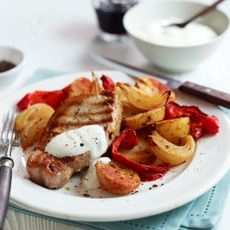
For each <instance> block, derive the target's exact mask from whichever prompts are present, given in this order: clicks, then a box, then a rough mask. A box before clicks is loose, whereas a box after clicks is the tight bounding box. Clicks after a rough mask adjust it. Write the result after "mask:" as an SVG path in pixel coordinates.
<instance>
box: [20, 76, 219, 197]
mask: <svg viewBox="0 0 230 230" xmlns="http://www.w3.org/2000/svg"><path fill="white" fill-rule="evenodd" d="M100 80H101V82H100V81H99V78H98V77H97V76H96V74H95V73H92V80H90V79H88V78H85V77H82V78H78V79H76V80H75V81H74V82H72V83H71V84H69V85H67V86H66V87H64V88H63V89H61V90H55V91H35V92H32V93H28V94H27V95H26V96H24V97H23V98H22V99H21V100H20V101H19V103H18V104H17V107H18V110H19V111H22V112H21V113H19V115H18V117H17V120H16V130H17V132H18V133H19V135H20V142H21V146H22V147H23V149H25V151H29V157H28V160H27V164H26V168H27V171H28V173H29V176H30V179H31V180H33V181H34V182H36V183H38V184H40V185H43V186H45V187H47V188H51V189H57V188H60V187H62V186H63V185H65V184H66V183H67V182H68V181H69V180H70V178H71V177H72V175H73V174H75V173H79V172H82V173H81V175H82V176H81V185H82V186H83V187H84V188H85V189H87V190H90V189H98V188H101V189H103V190H105V191H107V192H110V193H112V194H115V195H126V194H129V193H131V192H132V191H134V190H136V189H137V188H138V187H139V186H140V184H141V182H144V181H152V180H156V179H159V178H161V177H162V176H164V175H165V174H166V173H167V172H168V170H169V169H170V167H172V166H175V165H178V164H181V163H183V162H184V161H186V160H188V159H190V158H191V157H192V156H193V154H194V152H195V148H196V143H195V140H197V139H199V138H200V137H202V136H204V135H214V134H216V133H217V132H218V130H219V124H218V120H217V118H216V117H214V116H210V115H207V114H205V113H203V112H201V111H200V110H199V109H198V108H197V107H195V106H184V105H182V106H181V105H178V104H176V103H175V102H174V100H175V93H174V92H173V91H172V90H171V89H170V88H169V87H168V86H166V85H164V84H162V83H160V82H158V81H157V80H155V79H152V78H147V77H144V78H139V79H137V81H136V82H135V84H134V85H131V84H127V83H123V82H117V83H114V82H113V80H112V79H111V78H110V77H109V76H106V75H102V77H101V79H100ZM60 95H62V96H60ZM23 110H24V111H23ZM121 124H122V126H121ZM25 136H26V137H27V138H26V139H25ZM29 146H33V148H32V149H31V148H30V149H28V148H27V147H29Z"/></svg>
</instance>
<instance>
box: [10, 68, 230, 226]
mask: <svg viewBox="0 0 230 230" xmlns="http://www.w3.org/2000/svg"><path fill="white" fill-rule="evenodd" d="M59 74H62V73H60V72H57V71H51V70H46V69H40V70H37V71H36V72H35V73H34V75H33V76H32V77H31V78H30V80H29V82H28V83H32V82H35V81H38V80H44V79H47V78H49V77H53V76H57V75H59ZM223 111H224V112H225V113H226V114H228V115H229V116H230V110H228V109H224V108H223ZM229 188H230V172H229V173H227V175H225V177H224V178H223V179H222V180H221V181H220V182H219V183H218V184H217V185H216V186H214V187H212V188H211V189H210V190H209V191H208V192H207V193H205V194H204V195H202V196H201V197H199V198H197V199H196V200H194V201H192V202H190V203H188V204H186V205H184V206H182V207H180V208H177V209H174V210H172V211H169V212H166V213H163V214H160V215H155V216H151V217H147V218H142V219H137V220H129V221H119V222H103V223H96V222H75V221H68V220H64V219H58V218H53V217H49V216H44V215H41V214H37V213H33V212H30V211H27V210H25V209H22V208H20V207H17V206H16V205H14V204H10V208H11V209H13V210H15V211H16V212H22V213H24V214H26V215H33V216H38V217H40V218H45V219H48V220H52V221H55V222H59V223H64V224H66V225H72V226H76V227H78V228H82V229H85V230H117V229H121V230H123V229H124V230H177V229H179V230H185V229H203V230H204V229H205V230H209V229H213V230H214V229H216V228H217V225H218V222H219V220H220V218H221V215H222V211H223V208H224V203H225V200H226V197H227V195H228V191H229Z"/></svg>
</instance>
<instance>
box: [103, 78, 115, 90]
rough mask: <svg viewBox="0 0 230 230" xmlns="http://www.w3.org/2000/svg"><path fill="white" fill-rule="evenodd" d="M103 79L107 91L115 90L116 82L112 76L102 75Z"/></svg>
mask: <svg viewBox="0 0 230 230" xmlns="http://www.w3.org/2000/svg"><path fill="white" fill-rule="evenodd" d="M101 80H102V85H103V88H104V90H105V91H107V92H114V90H115V84H114V82H113V80H112V79H111V78H110V77H108V76H106V75H102V77H101Z"/></svg>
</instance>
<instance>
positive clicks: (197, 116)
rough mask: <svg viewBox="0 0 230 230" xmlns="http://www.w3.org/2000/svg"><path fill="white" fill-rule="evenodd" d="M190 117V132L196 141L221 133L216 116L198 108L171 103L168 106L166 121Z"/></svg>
mask: <svg viewBox="0 0 230 230" xmlns="http://www.w3.org/2000/svg"><path fill="white" fill-rule="evenodd" d="M185 116H188V117H190V132H191V135H192V136H193V137H194V139H195V140H198V139H200V138H201V137H203V136H205V135H215V134H216V133H218V131H219V121H218V119H217V118H216V117H215V116H211V115H207V114H206V113H203V112H202V111H201V110H200V109H199V108H198V107H197V106H185V105H178V104H177V103H175V102H169V103H168V104H167V106H166V114H165V119H172V118H179V117H185Z"/></svg>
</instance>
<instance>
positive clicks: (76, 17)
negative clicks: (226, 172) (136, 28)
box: [0, 0, 230, 230]
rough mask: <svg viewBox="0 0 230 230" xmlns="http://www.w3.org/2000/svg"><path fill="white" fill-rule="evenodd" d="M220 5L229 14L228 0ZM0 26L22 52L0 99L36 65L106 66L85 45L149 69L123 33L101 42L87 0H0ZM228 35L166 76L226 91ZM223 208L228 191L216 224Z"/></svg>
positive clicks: (224, 224) (223, 229)
mask: <svg viewBox="0 0 230 230" xmlns="http://www.w3.org/2000/svg"><path fill="white" fill-rule="evenodd" d="M204 2H211V1H210V0H209V1H208V0H206V1H204ZM220 8H221V9H222V10H223V11H225V12H226V13H227V14H228V16H229V17H230V2H229V1H227V2H225V3H224V4H223V5H222V6H220ZM0 29H1V36H0V45H12V46H16V47H19V48H20V49H22V50H23V51H24V52H25V54H26V68H25V70H24V71H23V73H22V74H21V75H20V76H19V77H18V78H17V79H15V81H14V82H13V83H11V84H10V85H9V84H8V83H7V84H6V83H0V99H1V98H2V97H3V96H4V95H5V94H6V93H9V92H10V91H13V90H14V89H15V88H17V87H20V86H21V85H23V83H24V81H26V79H27V78H29V76H30V75H31V73H32V72H33V71H34V70H35V69H37V68H48V69H54V70H60V71H68V72H79V71H85V70H93V69H94V70H95V69H107V68H106V67H103V66H101V65H99V64H97V63H95V62H94V61H93V60H91V59H90V57H89V56H88V54H89V53H90V52H91V51H98V52H100V53H103V54H105V55H107V56H110V57H114V58H117V59H119V58H120V57H122V60H124V61H125V62H127V63H132V64H133V65H136V66H139V67H142V68H146V69H153V67H152V66H151V65H150V64H149V63H148V61H147V60H146V59H145V58H144V57H143V56H142V55H141V54H139V52H138V51H137V50H136V48H135V47H134V45H133V44H132V43H131V42H130V41H129V40H128V39H126V40H125V41H124V42H123V43H105V42H103V41H101V40H100V39H99V38H98V37H97V34H98V27H97V21H96V17H95V13H94V10H93V7H92V4H91V1H90V0H85V1H82V0H68V1H64V0H59V1H56V0H39V1H30V0H20V1H17V0H1V7H0ZM229 40H230V30H229V31H228V32H227V33H226V37H225V40H224V42H223V43H222V44H221V46H220V47H219V49H218V51H217V52H216V53H215V54H214V55H213V56H212V57H210V59H209V60H208V61H207V62H205V63H204V64H202V65H201V66H200V67H199V68H197V69H196V70H194V71H192V72H189V73H186V74H180V75H174V76H172V77H174V78H178V79H181V80H182V81H184V80H190V81H193V82H196V83H200V84H204V85H206V86H210V87H213V88H216V89H219V90H223V91H226V92H230V80H229V78H230V76H229V73H230V65H229V60H230V42H229ZM229 214H230V194H229V196H228V199H227V201H226V204H225V208H224V213H223V216H222V219H221V222H220V225H219V227H218V229H220V230H228V229H229V226H230V218H229Z"/></svg>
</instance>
